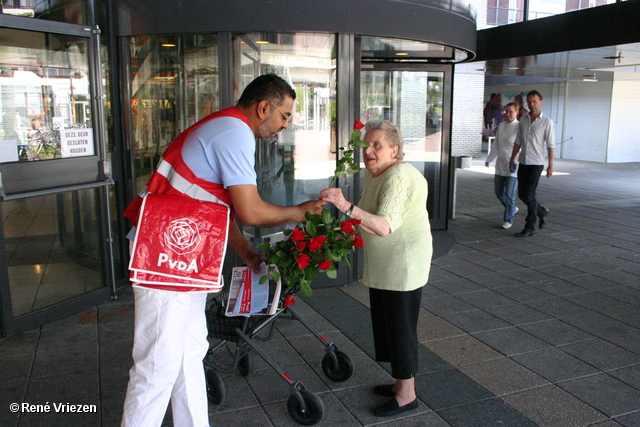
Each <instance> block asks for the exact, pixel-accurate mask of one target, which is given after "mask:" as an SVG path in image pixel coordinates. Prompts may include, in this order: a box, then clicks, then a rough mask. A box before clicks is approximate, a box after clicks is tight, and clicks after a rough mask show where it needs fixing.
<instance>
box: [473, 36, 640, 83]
mask: <svg viewBox="0 0 640 427" xmlns="http://www.w3.org/2000/svg"><path fill="white" fill-rule="evenodd" d="M484 71H485V85H487V86H497V85H505V84H528V83H542V82H554V81H571V80H573V81H610V80H612V79H613V76H614V72H615V73H616V74H615V76H616V80H620V79H624V80H640V43H632V44H625V45H618V46H607V47H601V48H593V49H584V50H574V51H569V52H556V53H549V54H544V55H535V56H524V57H519V58H508V59H492V60H488V61H486V62H485V66H484Z"/></svg>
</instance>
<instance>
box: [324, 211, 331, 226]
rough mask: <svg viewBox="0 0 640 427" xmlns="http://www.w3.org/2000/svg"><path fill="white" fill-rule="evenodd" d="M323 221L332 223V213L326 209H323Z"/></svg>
mask: <svg viewBox="0 0 640 427" xmlns="http://www.w3.org/2000/svg"><path fill="white" fill-rule="evenodd" d="M322 222H323V223H325V224H331V213H330V212H329V211H328V210H326V209H322Z"/></svg>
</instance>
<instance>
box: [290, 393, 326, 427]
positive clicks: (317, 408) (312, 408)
mask: <svg viewBox="0 0 640 427" xmlns="http://www.w3.org/2000/svg"><path fill="white" fill-rule="evenodd" d="M300 394H301V395H302V398H303V399H304V404H305V405H306V407H307V409H306V411H304V412H302V408H301V405H300V401H299V400H298V398H297V397H296V396H295V395H293V394H292V395H291V396H289V400H287V410H288V411H289V415H291V418H293V420H294V421H295V422H297V423H298V424H302V425H303V426H312V425H314V424H317V423H318V422H319V421H320V420H321V419H322V417H323V415H324V405H323V404H322V400H321V399H320V398H319V397H318V396H316V395H315V394H313V393H311V392H310V391H308V390H300Z"/></svg>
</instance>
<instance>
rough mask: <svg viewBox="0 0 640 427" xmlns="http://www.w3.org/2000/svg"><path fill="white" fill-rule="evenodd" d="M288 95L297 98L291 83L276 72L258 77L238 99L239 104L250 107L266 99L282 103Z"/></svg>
mask: <svg viewBox="0 0 640 427" xmlns="http://www.w3.org/2000/svg"><path fill="white" fill-rule="evenodd" d="M286 95H289V96H290V97H291V98H293V99H294V100H295V99H296V91H295V90H293V88H292V87H291V86H290V85H289V83H287V82H286V81H285V80H284V79H282V78H281V77H278V76H276V75H275V74H263V75H261V76H259V77H256V79H255V80H254V81H252V82H251V83H249V84H248V85H247V87H246V88H244V91H243V92H242V96H240V99H239V100H238V105H239V106H240V107H244V108H249V107H250V106H251V105H252V104H255V103H256V102H260V101H264V100H266V101H270V102H273V103H274V104H275V105H280V104H282V102H283V101H284V97H285V96H286Z"/></svg>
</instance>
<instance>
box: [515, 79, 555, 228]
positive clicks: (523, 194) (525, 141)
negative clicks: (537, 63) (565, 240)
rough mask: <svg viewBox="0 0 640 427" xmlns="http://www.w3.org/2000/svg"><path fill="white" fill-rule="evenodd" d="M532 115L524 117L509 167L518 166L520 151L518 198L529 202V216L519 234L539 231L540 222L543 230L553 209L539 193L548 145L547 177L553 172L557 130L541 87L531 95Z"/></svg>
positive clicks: (521, 120)
mask: <svg viewBox="0 0 640 427" xmlns="http://www.w3.org/2000/svg"><path fill="white" fill-rule="evenodd" d="M527 104H528V105H529V114H527V115H525V116H522V118H521V119H520V124H519V127H518V133H517V135H516V140H515V143H514V144H513V151H512V153H511V160H510V161H509V166H510V167H513V166H515V158H516V156H517V155H518V153H520V165H519V166H518V197H519V198H520V200H522V201H523V202H524V203H525V204H526V205H527V218H526V223H525V226H524V229H523V230H522V231H521V232H519V233H516V237H529V236H533V235H534V234H535V228H536V221H539V223H538V228H540V229H542V228H544V226H545V225H546V223H547V219H546V217H547V214H548V213H549V209H547V208H545V207H544V206H542V205H540V204H539V203H538V200H537V198H536V192H537V189H538V182H539V180H540V174H541V173H542V171H543V169H544V163H545V160H544V157H545V148H546V151H547V154H548V158H549V159H548V162H549V163H548V166H547V178H549V177H551V175H553V157H554V153H555V141H556V136H555V131H554V126H553V120H551V119H550V118H549V117H547V116H545V115H544V114H542V104H543V100H542V95H541V94H540V92H538V91H537V90H532V91H530V92H529V93H528V94H527Z"/></svg>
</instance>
